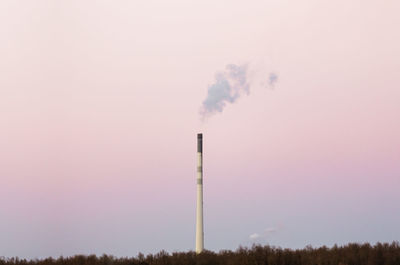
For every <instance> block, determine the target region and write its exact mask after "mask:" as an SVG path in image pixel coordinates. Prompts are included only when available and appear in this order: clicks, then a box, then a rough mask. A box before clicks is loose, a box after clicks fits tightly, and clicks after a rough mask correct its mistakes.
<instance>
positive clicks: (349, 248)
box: [0, 242, 400, 265]
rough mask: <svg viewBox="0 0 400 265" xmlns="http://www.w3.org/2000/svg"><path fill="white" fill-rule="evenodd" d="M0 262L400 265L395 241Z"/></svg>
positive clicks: (3, 264)
mask: <svg viewBox="0 0 400 265" xmlns="http://www.w3.org/2000/svg"><path fill="white" fill-rule="evenodd" d="M0 265H400V245H399V242H393V243H391V244H389V243H377V244H375V245H370V244H368V243H365V244H357V243H351V244H347V245H345V246H337V245H335V246H333V247H331V248H328V247H326V246H323V247H319V248H313V247H311V246H307V247H305V248H304V249H296V250H292V249H282V248H279V247H272V246H268V245H266V246H262V245H253V246H252V247H250V248H247V247H239V248H238V249H237V250H236V251H231V250H222V251H219V252H213V251H208V250H206V251H203V252H202V253H201V254H198V255H197V254H196V253H195V252H193V251H189V252H173V253H168V252H166V251H160V252H159V253H157V254H148V255H143V254H142V253H139V254H138V255H137V256H136V257H130V258H128V257H124V258H117V257H114V256H110V255H105V254H104V255H102V256H95V255H88V256H86V255H75V256H72V257H62V256H61V257H59V258H56V259H55V258H51V257H50V258H46V259H34V260H26V259H19V258H17V257H14V258H4V257H2V258H0Z"/></svg>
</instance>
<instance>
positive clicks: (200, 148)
mask: <svg viewBox="0 0 400 265" xmlns="http://www.w3.org/2000/svg"><path fill="white" fill-rule="evenodd" d="M197 152H199V153H203V134H202V133H198V134H197Z"/></svg>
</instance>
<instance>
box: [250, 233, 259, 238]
mask: <svg viewBox="0 0 400 265" xmlns="http://www.w3.org/2000/svg"><path fill="white" fill-rule="evenodd" d="M260 237H261V236H260V235H259V234H257V233H254V234H251V235H250V236H249V238H250V239H251V240H255V239H257V238H260Z"/></svg>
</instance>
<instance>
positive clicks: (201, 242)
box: [196, 133, 204, 253]
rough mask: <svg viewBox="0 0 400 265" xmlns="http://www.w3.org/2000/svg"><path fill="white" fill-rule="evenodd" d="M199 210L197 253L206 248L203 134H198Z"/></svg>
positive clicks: (197, 216) (197, 212)
mask: <svg viewBox="0 0 400 265" xmlns="http://www.w3.org/2000/svg"><path fill="white" fill-rule="evenodd" d="M197 156H198V160H197V161H198V162H197V211H196V253H201V252H202V251H203V249H204V232H203V134H201V133H198V134H197Z"/></svg>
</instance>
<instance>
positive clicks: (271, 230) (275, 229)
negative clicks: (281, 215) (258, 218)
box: [249, 224, 283, 240]
mask: <svg viewBox="0 0 400 265" xmlns="http://www.w3.org/2000/svg"><path fill="white" fill-rule="evenodd" d="M282 229H283V225H281V224H280V225H278V226H274V227H268V228H265V229H264V230H263V231H262V232H261V233H254V234H251V235H250V236H249V238H250V240H257V239H261V238H268V237H269V236H271V235H272V234H275V233H277V232H279V231H280V230H282Z"/></svg>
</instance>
